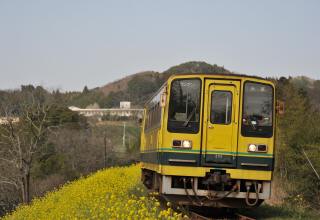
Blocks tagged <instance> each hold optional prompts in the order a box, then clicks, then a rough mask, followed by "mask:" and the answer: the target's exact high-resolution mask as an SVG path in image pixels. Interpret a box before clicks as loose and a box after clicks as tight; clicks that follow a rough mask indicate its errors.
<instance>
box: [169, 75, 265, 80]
mask: <svg viewBox="0 0 320 220" xmlns="http://www.w3.org/2000/svg"><path fill="white" fill-rule="evenodd" d="M190 75H195V76H208V77H212V76H219V77H224V76H228V77H230V76H231V77H239V78H243V77H245V78H251V79H259V80H267V81H270V80H268V79H266V78H263V77H260V76H254V75H246V74H237V73H176V74H173V75H171V76H170V77H169V78H174V77H175V76H190Z"/></svg>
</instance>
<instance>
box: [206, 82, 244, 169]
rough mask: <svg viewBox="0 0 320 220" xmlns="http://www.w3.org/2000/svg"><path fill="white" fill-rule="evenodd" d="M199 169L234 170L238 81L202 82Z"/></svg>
mask: <svg viewBox="0 0 320 220" xmlns="http://www.w3.org/2000/svg"><path fill="white" fill-rule="evenodd" d="M205 85H206V87H205V89H206V90H205V96H204V99H205V101H204V103H205V104H204V123H203V147H202V159H201V161H202V163H203V165H208V166H215V167H235V166H236V158H237V149H238V146H237V139H238V115H239V88H240V82H239V81H225V80H206V83H205Z"/></svg>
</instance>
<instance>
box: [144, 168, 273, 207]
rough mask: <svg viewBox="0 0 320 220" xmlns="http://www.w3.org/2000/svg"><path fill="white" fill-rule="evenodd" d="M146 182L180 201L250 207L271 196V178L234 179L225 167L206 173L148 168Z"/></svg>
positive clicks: (174, 200)
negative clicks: (171, 172)
mask: <svg viewBox="0 0 320 220" xmlns="http://www.w3.org/2000/svg"><path fill="white" fill-rule="evenodd" d="M141 178H142V182H143V183H144V185H145V186H146V187H147V188H148V189H149V190H151V191H156V192H158V193H159V195H160V196H162V197H164V198H165V199H166V200H168V201H170V202H173V203H175V204H178V205H192V206H209V207H216V208H219V207H229V208H248V207H257V206H259V205H260V204H261V203H262V202H263V201H264V200H265V199H268V198H270V193H271V182H270V181H256V180H241V179H231V178H230V176H229V174H226V173H224V171H223V170H213V171H211V172H209V173H207V174H206V176H205V177H188V176H166V175H160V174H158V173H156V172H154V171H151V170H147V169H144V170H143V172H142V176H141Z"/></svg>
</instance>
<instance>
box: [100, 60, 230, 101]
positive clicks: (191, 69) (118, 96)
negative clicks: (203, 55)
mask: <svg viewBox="0 0 320 220" xmlns="http://www.w3.org/2000/svg"><path fill="white" fill-rule="evenodd" d="M178 73H226V74H228V73H231V72H230V71H229V70H227V69H225V68H224V67H221V66H218V65H216V64H214V65H211V64H208V63H205V62H196V61H192V62H187V63H182V64H180V65H177V66H173V67H171V68H169V69H168V70H166V71H164V72H161V73H160V72H154V71H145V72H140V73H136V74H133V75H130V76H127V77H125V78H123V79H120V80H117V81H115V82H112V83H109V84H106V85H104V86H102V87H100V88H99V90H100V91H102V92H103V94H104V95H106V96H107V97H109V98H108V101H107V103H106V105H107V106H108V107H112V106H113V105H117V104H118V103H119V101H120V100H129V101H131V102H132V103H133V104H134V105H139V106H141V105H143V103H144V102H145V101H146V100H147V99H148V98H149V97H150V96H151V95H152V94H153V93H154V92H155V91H157V90H158V89H159V87H160V86H161V85H162V84H163V83H164V82H165V81H166V80H167V79H168V78H169V77H170V76H171V75H173V74H178Z"/></svg>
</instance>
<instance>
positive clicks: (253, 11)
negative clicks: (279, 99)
mask: <svg viewBox="0 0 320 220" xmlns="http://www.w3.org/2000/svg"><path fill="white" fill-rule="evenodd" d="M319 10H320V1H317V0H315V1H311V0H310V1H307V0H304V1H303V0H301V1H293V0H288V1H284V0H282V1H278V0H275V1H271V0H265V1H262V0H261V1H257V0H252V1H237V0H234V1H226V0H223V1H222V0H217V1H214V0H208V1H201V0H197V1H196V0H193V1H187V0H181V1H173V0H168V1H163V0H161V1H152V0H145V1H140V0H131V1H129V0H128V1H121V0H115V1H107V0H104V1H88V0H85V1H80V0H75V1H70V0H69V1H66V0H64V1H57V0H52V1H44V0H38V1H24V0H20V1H16V0H0V77H1V78H0V89H9V88H18V87H19V86H20V85H21V84H29V83H32V84H37V85H43V86H45V87H46V88H51V89H52V88H60V89H63V90H81V89H82V88H83V87H84V85H88V87H89V88H92V87H96V86H101V85H104V84H106V83H108V82H110V81H114V80H116V79H119V78H121V77H123V76H125V75H129V74H133V73H136V72H139V71H144V70H155V71H163V70H166V69H168V68H169V67H171V66H173V65H176V64H180V63H182V62H186V61H191V60H197V61H205V62H208V63H211V64H214V63H216V64H218V65H224V66H225V67H226V68H227V69H229V70H232V71H236V72H240V73H245V74H254V75H260V76H280V75H285V76H288V75H293V76H295V75H302V74H303V75H307V76H309V77H312V78H316V79H320V12H319Z"/></svg>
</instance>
